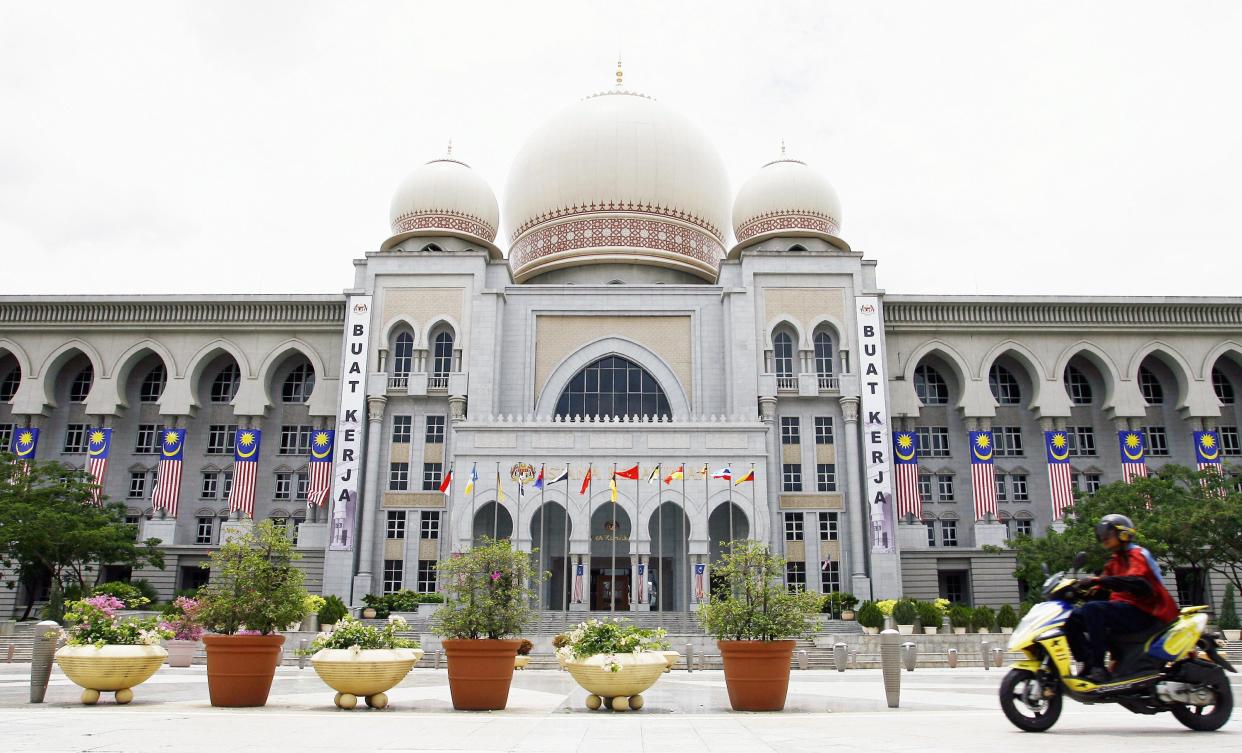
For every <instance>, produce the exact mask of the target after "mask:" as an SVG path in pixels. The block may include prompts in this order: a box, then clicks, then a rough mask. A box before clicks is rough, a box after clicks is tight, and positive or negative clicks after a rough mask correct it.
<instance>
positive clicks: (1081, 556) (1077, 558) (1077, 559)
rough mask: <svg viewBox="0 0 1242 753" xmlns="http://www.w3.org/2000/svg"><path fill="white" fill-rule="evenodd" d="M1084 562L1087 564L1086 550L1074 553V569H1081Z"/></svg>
mask: <svg viewBox="0 0 1242 753" xmlns="http://www.w3.org/2000/svg"><path fill="white" fill-rule="evenodd" d="M1085 564H1087V553H1086V552H1079V553H1078V554H1075V555H1074V569H1075V570H1081V569H1082V566H1083V565H1085Z"/></svg>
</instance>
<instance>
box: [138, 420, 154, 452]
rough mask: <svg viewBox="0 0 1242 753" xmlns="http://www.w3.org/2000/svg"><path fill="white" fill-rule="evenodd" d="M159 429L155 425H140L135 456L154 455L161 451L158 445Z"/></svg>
mask: <svg viewBox="0 0 1242 753" xmlns="http://www.w3.org/2000/svg"><path fill="white" fill-rule="evenodd" d="M159 428H160V427H158V426H156V425H155V424H138V436H137V439H135V440H134V454H135V455H154V454H155V453H156V451H157V450H158V449H159V445H158V444H157V443H156V435H157V434H159Z"/></svg>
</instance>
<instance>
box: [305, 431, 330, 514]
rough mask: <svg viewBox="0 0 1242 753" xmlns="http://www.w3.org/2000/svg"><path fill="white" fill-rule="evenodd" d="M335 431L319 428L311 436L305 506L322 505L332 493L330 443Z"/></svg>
mask: <svg viewBox="0 0 1242 753" xmlns="http://www.w3.org/2000/svg"><path fill="white" fill-rule="evenodd" d="M335 439H336V432H335V431H333V430H331V429H320V430H319V431H317V432H315V434H314V436H312V437H311V447H310V462H309V463H307V465H308V466H310V468H309V470H310V486H309V488H308V489H307V490H306V506H307V507H323V506H324V505H326V504H327V503H328V497H329V496H331V494H332V445H333V444H334V443H335V441H334V440H335Z"/></svg>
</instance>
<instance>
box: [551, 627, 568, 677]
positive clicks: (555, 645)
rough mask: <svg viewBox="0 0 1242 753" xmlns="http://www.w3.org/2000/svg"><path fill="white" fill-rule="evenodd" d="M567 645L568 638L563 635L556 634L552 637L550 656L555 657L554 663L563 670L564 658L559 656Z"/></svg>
mask: <svg viewBox="0 0 1242 753" xmlns="http://www.w3.org/2000/svg"><path fill="white" fill-rule="evenodd" d="M567 643H569V636H568V635H565V634H564V633H557V634H556V635H554V636H552V654H553V655H554V656H555V657H556V663H557V664H559V665H560V667H561V669H564V668H565V657H564V656H562V655H561V649H562V648H564V647H565V645H566V644H567Z"/></svg>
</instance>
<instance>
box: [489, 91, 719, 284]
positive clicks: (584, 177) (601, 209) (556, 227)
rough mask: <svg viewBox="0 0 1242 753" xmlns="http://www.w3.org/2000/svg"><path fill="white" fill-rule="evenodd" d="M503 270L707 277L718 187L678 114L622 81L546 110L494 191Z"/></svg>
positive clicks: (712, 264)
mask: <svg viewBox="0 0 1242 753" xmlns="http://www.w3.org/2000/svg"><path fill="white" fill-rule="evenodd" d="M504 209H505V214H504V217H505V228H506V231H507V232H509V233H510V241H511V245H510V249H509V266H510V268H511V269H512V271H513V277H514V280H515V281H517V282H525V281H529V280H531V279H533V278H535V277H536V276H538V275H542V274H545V273H547V272H551V271H554V270H559V269H566V268H570V267H581V266H586V265H627V266H628V265H641V266H649V267H660V268H663V269H666V270H676V271H678V272H681V273H684V275H682V276H683V277H685V278H686V279H687V280H693V279H696V278H697V279H701V280H706V281H708V282H714V281H715V280H716V276H717V273H718V271H719V265H720V260H721V259H722V258H724V248H725V245H724V244H725V227H726V226H725V223H726V222H728V217H729V188H728V178H727V175H726V173H725V168H724V163H723V162H722V160H721V159H720V155H719V153H717V151H716V149H715V147H713V146H712V145H711V143H710V142H709V141H708V140H707V137H706V136H704V135H703V133H702V132H701V131H700V130H699V129H698V128H697V127H695V126H694V125H693V124H692V123H691V122H690V121H689V120H687V119H686V118H684V117H683V116H681V115H679V114H678V113H676V112H674V111H673V110H671V109H670V108H668V107H665V106H664V105H662V104H660V103H659V102H657V101H655V100H654V99H652V98H651V97H647V96H644V95H642V94H637V93H635V92H632V91H628V90H626V89H623V88H621V84H620V76H618V85H617V88H616V89H614V90H612V91H607V92H603V93H600V94H596V95H593V96H590V97H587V98H586V99H584V100H582V101H580V102H578V103H576V104H574V105H573V106H571V107H569V108H568V109H566V110H564V111H562V112H561V113H560V114H558V115H556V116H555V117H553V118H552V119H551V120H550V121H548V122H547V123H546V124H545V125H543V126H542V127H541V128H539V129H538V130H536V131H535V132H534V134H532V135H531V137H530V138H529V139H528V140H527V142H526V145H525V146H524V147H523V148H522V150H521V151H520V152H519V153H518V156H517V158H516V159H515V160H514V163H513V167H512V169H511V171H510V174H509V180H508V185H507V187H506V190H505V204H504Z"/></svg>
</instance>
